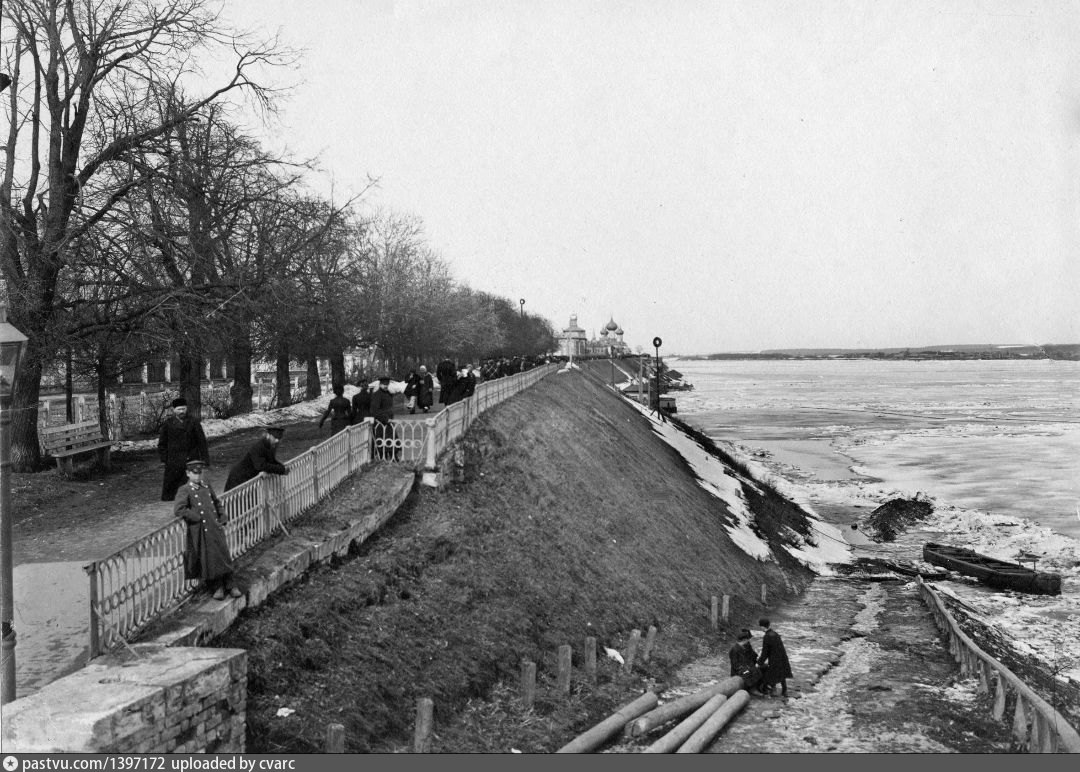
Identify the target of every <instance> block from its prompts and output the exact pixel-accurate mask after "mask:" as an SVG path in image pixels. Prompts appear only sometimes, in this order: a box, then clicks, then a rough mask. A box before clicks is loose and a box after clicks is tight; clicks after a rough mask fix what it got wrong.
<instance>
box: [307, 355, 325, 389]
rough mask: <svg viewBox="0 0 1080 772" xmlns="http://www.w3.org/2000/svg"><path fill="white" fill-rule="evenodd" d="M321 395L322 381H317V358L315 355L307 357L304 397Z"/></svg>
mask: <svg viewBox="0 0 1080 772" xmlns="http://www.w3.org/2000/svg"><path fill="white" fill-rule="evenodd" d="M320 396H322V383H320V382H319V358H318V357H317V356H315V355H312V356H309V357H308V359H307V390H306V391H305V393H304V398H305V399H317V398H318V397H320Z"/></svg>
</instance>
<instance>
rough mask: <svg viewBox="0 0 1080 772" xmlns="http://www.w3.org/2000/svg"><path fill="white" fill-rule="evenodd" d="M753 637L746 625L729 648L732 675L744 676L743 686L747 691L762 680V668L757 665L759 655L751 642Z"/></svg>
mask: <svg viewBox="0 0 1080 772" xmlns="http://www.w3.org/2000/svg"><path fill="white" fill-rule="evenodd" d="M752 637H753V636H752V635H751V634H750V631H749V630H747V629H746V628H745V627H744V628H743V629H742V630H740V631H739V635H738V638H737V639H736V641H735V643H733V644H732V646H731V648H730V649H728V658H729V659H730V660H731V675H733V676H739V677H740V678H742V680H743V688H744V689H746V690H747V691H750V690H751V689H753V688H754V687H755V686H756V685H757V684H758V682H759V681H760V680H761V669H760V668H759V667H758V665H757V659H758V655H757V652H756V651H754V646H753V645H752V644H751V643H750V639H751V638H752Z"/></svg>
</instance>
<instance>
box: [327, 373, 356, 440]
mask: <svg viewBox="0 0 1080 772" xmlns="http://www.w3.org/2000/svg"><path fill="white" fill-rule="evenodd" d="M352 413H353V409H352V402H350V401H349V400H347V399H345V387H344V386H342V385H341V384H335V385H334V398H333V399H332V400H330V404H329V405H327V406H326V412H324V413H323V414H322V418H320V419H319V428H320V429H321V428H322V425H323V423H324V422H325V421H326V419H327V418H329V419H330V434H332V435H333V434H337V433H338V432H340V431H343V430H345V429H347V428H348V427H349V424H350V423H352Z"/></svg>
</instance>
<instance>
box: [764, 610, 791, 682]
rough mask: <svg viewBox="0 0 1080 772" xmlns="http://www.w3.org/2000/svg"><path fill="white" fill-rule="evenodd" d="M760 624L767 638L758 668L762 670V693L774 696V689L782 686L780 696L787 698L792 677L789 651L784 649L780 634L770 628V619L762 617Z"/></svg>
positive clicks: (765, 638)
mask: <svg viewBox="0 0 1080 772" xmlns="http://www.w3.org/2000/svg"><path fill="white" fill-rule="evenodd" d="M758 624H759V625H760V626H761V628H762V629H763V630H764V631H765V637H764V639H763V640H762V641H761V656H759V657H758V667H760V668H761V669H762V674H761V693H762V694H772V690H773V687H774V686H775V685H776V684H780V695H781V696H782V697H787V679H789V678H791V677H792V674H791V662H790V661H789V660H788V655H787V649H786V648H784V642H783V640H781V638H780V634H779V633H777V632H776V631H775V630H773V629H771V628H770V627H769V620H768V619H766V618H765V617H762V618H761V619H759V620H758Z"/></svg>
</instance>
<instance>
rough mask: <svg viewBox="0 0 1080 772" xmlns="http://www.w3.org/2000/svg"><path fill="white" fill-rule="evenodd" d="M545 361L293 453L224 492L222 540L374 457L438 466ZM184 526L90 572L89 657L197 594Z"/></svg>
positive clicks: (241, 541)
mask: <svg viewBox="0 0 1080 772" xmlns="http://www.w3.org/2000/svg"><path fill="white" fill-rule="evenodd" d="M557 367H558V365H545V366H543V367H538V368H535V369H533V370H527V371H525V372H523V373H518V374H516V375H511V376H506V377H504V378H499V379H496V380H493V381H487V382H484V383H481V384H480V385H479V386H477V388H476V392H475V393H474V394H473V396H471V397H469V398H468V399H465V400H462V401H461V402H456V403H454V404H452V405H450V406H448V407H447V408H446V409H444V410H442V411H440V412H439V413H437V414H435V415H434V416H433V417H431V418H428V419H426V420H404V421H392V422H391V426H392V432H387V433H386V436H380V437H376V433H375V432H374V430H373V427H374V424H373V423H372V421H371V419H366V420H365V421H364V422H363V423H360V424H357V425H355V426H350V427H349V428H348V429H346V430H345V431H341V432H338V433H337V434H335V435H334V436H333V437H331V438H330V439H328V440H326V441H324V442H322V443H320V444H319V445H316V446H315V447H313V448H311V449H310V450H308V451H307V452H306V453H302V454H300V455H299V456H296V457H295V458H293V459H290V460H289V461H288V462H287V463H286V466H287V467H288V469H289V474H287V475H267V474H260V475H259V476H258V477H256V478H254V479H252V480H248V481H247V482H245V483H243V484H241V485H238V486H237V487H235V488H233V489H232V490H229V491H226V492H224V493H222V494H221V495H220V497H219V498H220V499H221V504H222V507H223V508H224V509H225V513H226V522H225V536H226V539H227V540H228V543H229V554H230V555H231V556H232V557H233V558H234V559H235V558H237V557H239V556H240V555H243V554H244V553H245V552H247V551H248V550H250V549H251V548H252V547H254V546H255V545H256V544H258V543H259V542H261V541H263V540H264V539H266V538H267V537H268V536H270V534H271V533H273V532H274V530H275V529H277V528H278V527H279V526H281V525H283V524H285V523H288V522H289V521H291V520H293V519H295V518H297V517H299V516H300V515H302V514H303V513H304V512H306V511H307V510H308V509H310V508H311V507H312V506H314V505H315V504H317V503H318V502H319V501H320V500H322V499H323V498H325V497H326V496H327V495H329V494H330V492H331V491H333V490H334V489H335V488H336V487H337V486H338V485H340V484H341V483H342V482H343V481H344V480H345V479H346V478H347V477H349V475H351V474H353V473H355V472H356V471H358V470H359V469H360V468H361V467H363V466H364V465H365V464H367V463H370V462H371V461H372V460H380V459H387V460H390V459H393V458H394V456H395V453H396V460H397V461H400V462H404V463H406V464H411V465H412V466H414V467H415V468H421V467H422V468H424V469H428V470H434V469H435V468H436V463H437V459H438V456H439V454H440V453H442V451H443V450H444V449H445V448H446V447H447V446H448V445H449V444H451V443H453V442H455V441H456V440H457V439H458V438H460V437H461V436H462V435H463V434H464V433H465V431H466V430H467V429H468V427H469V426H470V425H471V423H472V421H473V420H474V419H475V417H476V416H477V415H479V414H480V413H482V412H483V411H484V410H486V409H487V408H489V407H491V406H492V405H496V404H498V403H499V402H502V401H503V400H504V399H506V398H507V397H510V396H512V395H514V394H517V393H518V392H519V391H521V390H522V389H525V388H528V387H529V386H531V385H533V384H534V383H536V382H537V381H538V380H540V379H541V378H543V377H544V376H546V375H548V374H550V373H552V372H554V370H555V369H557ZM186 538H187V527H186V525H185V524H184V523H183V522H181V521H180V520H176V521H174V522H171V523H169V524H168V525H165V526H163V527H161V528H158V529H157V530H155V531H153V532H151V533H149V534H146V535H145V536H142V537H140V538H139V539H137V540H136V541H134V542H132V543H131V544H129V545H127V546H126V547H123V548H122V549H120V550H117V551H116V552H114V553H113V554H111V555H109V556H108V557H105V558H102V559H101V560H95V561H93V562H92V563H89V564H87V565H86V566H85V567H84V568H85V570H86V572H87V574H88V575H89V579H90V657H91V658H93V657H96V656H98V655H99V654H101V653H103V652H105V651H107V650H109V649H112V648H115V647H116V646H119V645H121V644H122V643H123V642H125V641H127V640H129V639H131V638H132V637H133V636H135V635H136V634H137V633H139V632H140V631H141V630H143V629H145V628H146V627H147V626H148V625H149V624H150V623H151V622H152V621H154V620H155V619H157V618H158V617H160V616H161V615H162V614H163V613H165V612H166V611H169V610H171V609H173V608H175V607H176V606H177V605H178V604H179V603H180V602H181V601H183V600H184V599H185V598H187V597H188V596H190V595H191V594H193V593H194V591H195V590H196V589H197V587H198V582H197V581H189V580H186V579H185V578H184V565H183V563H184V542H185V539H186Z"/></svg>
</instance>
